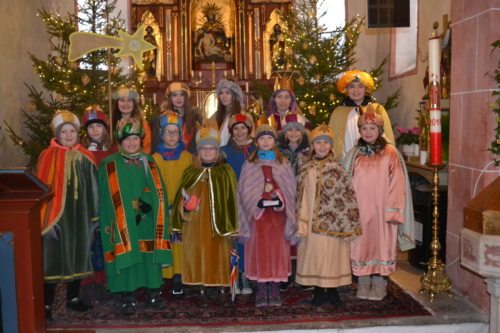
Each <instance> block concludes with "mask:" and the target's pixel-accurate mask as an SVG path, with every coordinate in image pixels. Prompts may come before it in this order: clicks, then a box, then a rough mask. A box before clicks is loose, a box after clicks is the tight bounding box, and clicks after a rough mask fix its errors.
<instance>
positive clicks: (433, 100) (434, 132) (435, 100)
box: [428, 37, 442, 165]
mask: <svg viewBox="0 0 500 333" xmlns="http://www.w3.org/2000/svg"><path fill="white" fill-rule="evenodd" d="M440 62H441V52H440V47H439V38H438V37H433V38H430V39H429V88H428V89H429V107H430V109H429V118H430V131H429V133H430V135H429V146H430V147H429V148H430V158H429V163H430V164H431V165H441V164H442V159H441V158H442V157H441V150H442V147H441V143H442V142H441V87H440V85H439V68H440V66H439V64H440Z"/></svg>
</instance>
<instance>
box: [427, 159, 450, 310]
mask: <svg viewBox="0 0 500 333" xmlns="http://www.w3.org/2000/svg"><path fill="white" fill-rule="evenodd" d="M431 167H432V175H433V177H432V203H433V205H434V209H433V211H432V218H433V219H432V241H431V245H430V248H431V258H430V260H429V262H428V263H427V272H425V273H424V275H423V276H422V278H421V280H420V292H421V293H425V292H427V293H429V295H430V301H431V302H432V301H433V300H434V296H435V295H437V294H438V293H440V292H443V291H446V292H448V294H449V296H451V294H450V288H451V281H450V279H449V278H448V277H447V276H446V274H445V271H444V269H445V264H444V263H443V262H442V261H441V259H439V257H438V255H439V250H440V249H441V244H440V243H439V205H438V204H439V174H438V172H439V169H441V168H442V167H443V165H431Z"/></svg>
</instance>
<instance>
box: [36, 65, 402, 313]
mask: <svg viewBox="0 0 500 333" xmlns="http://www.w3.org/2000/svg"><path fill="white" fill-rule="evenodd" d="M352 72H355V73H354V74H353V73H352ZM360 73H361V74H359V73H357V72H356V71H350V72H346V73H345V77H344V79H343V80H342V79H341V80H339V82H338V83H337V85H338V88H339V90H340V91H342V92H345V93H346V95H347V96H348V97H347V98H346V100H347V101H352V102H353V103H354V104H355V105H354V106H353V107H351V108H352V109H353V110H354V111H355V113H356V114H355V115H354V117H353V116H352V115H351V114H349V112H351V111H352V110H350V111H349V112H348V116H347V121H345V120H344V122H345V124H343V125H338V124H336V123H335V126H340V127H341V128H342V129H343V131H344V132H343V134H340V135H342V136H343V137H342V140H340V141H341V142H347V141H348V140H347V141H346V140H345V138H346V137H347V136H353V137H355V136H356V134H353V133H351V131H350V125H349V123H351V124H352V122H353V121H355V122H356V130H357V135H358V136H360V138H359V139H357V140H350V141H352V142H354V141H356V142H354V145H353V146H352V147H346V146H344V147H342V149H341V151H342V152H340V153H339V154H336V153H335V152H334V151H336V150H337V149H336V141H337V138H336V135H339V133H336V132H335V131H334V130H332V127H333V126H326V125H320V126H318V127H316V128H314V129H312V130H310V128H311V124H310V123H309V121H308V120H307V119H306V118H305V117H304V116H303V115H302V114H301V113H300V110H299V109H298V107H297V102H296V100H295V97H294V95H293V93H292V92H291V91H290V90H287V89H279V90H277V91H275V92H274V93H273V95H272V97H271V101H270V103H269V105H270V106H269V110H268V111H269V114H268V118H267V121H259V122H258V123H257V125H256V123H255V120H254V119H253V118H252V116H251V115H250V114H248V113H246V112H243V111H242V100H243V92H242V91H241V88H240V87H239V86H238V85H237V84H236V83H234V82H232V81H229V80H221V81H220V82H219V84H218V85H217V89H216V92H217V96H218V101H219V106H218V108H217V111H216V112H215V114H214V115H213V117H212V119H208V120H206V121H205V124H204V125H203V126H201V123H202V117H200V116H199V113H198V112H197V110H196V109H194V108H192V107H191V106H190V104H189V97H190V90H189V87H188V86H187V85H185V84H184V83H181V82H173V83H171V84H170V85H169V87H168V88H167V96H166V97H167V99H166V101H165V102H164V103H163V104H162V113H161V114H160V115H159V116H158V117H157V118H155V119H154V120H153V121H152V126H151V127H150V125H149V124H148V123H147V122H146V121H145V120H143V119H142V117H141V112H140V108H139V105H138V102H139V96H138V94H137V92H135V91H134V90H132V89H128V88H121V89H119V90H118V91H117V92H116V93H115V95H114V109H113V118H112V119H113V129H114V138H115V141H114V142H115V144H113V141H112V140H111V138H110V135H109V134H108V133H109V132H108V130H109V124H108V120H107V117H106V115H105V114H104V113H103V112H102V110H101V109H100V108H99V107H98V106H91V107H89V108H88V109H87V110H85V112H84V115H83V118H82V125H83V126H84V128H85V131H86V135H85V137H84V139H83V140H82V144H84V145H85V147H83V146H82V145H81V144H80V143H79V129H80V121H79V119H78V118H77V117H76V116H75V115H74V114H73V113H71V112H69V111H58V112H56V114H55V116H54V118H53V120H52V129H53V131H54V136H55V137H54V139H53V140H52V141H51V145H50V147H49V148H47V149H46V150H44V151H43V153H42V154H41V155H40V159H39V165H38V171H37V174H38V177H40V179H41V180H42V181H44V182H45V183H47V184H49V185H50V186H51V187H52V189H53V190H54V194H55V195H54V198H53V199H52V200H50V201H49V202H47V203H45V204H44V205H43V208H42V215H41V217H42V235H43V253H44V274H45V304H46V315H47V317H48V319H49V320H50V319H51V316H52V303H53V300H54V292H55V285H56V283H58V282H66V283H67V303H66V304H67V307H68V308H70V309H73V310H76V311H86V310H88V309H90V308H91V305H88V304H86V303H84V302H83V301H82V300H81V299H80V297H79V288H80V280H81V279H83V278H86V277H89V276H91V275H92V274H93V270H92V267H91V260H90V259H91V252H90V248H91V242H92V241H94V242H98V241H100V242H102V253H97V254H96V253H94V256H96V257H101V258H103V259H104V268H105V276H106V284H107V289H108V290H109V291H110V292H112V293H115V294H117V295H118V296H119V300H120V303H119V304H120V306H121V312H122V313H124V314H132V313H134V312H135V311H136V298H135V291H136V290H138V289H140V288H144V290H146V303H147V304H149V305H150V306H152V307H155V308H161V307H162V306H164V302H165V297H164V295H163V296H162V294H161V287H162V285H163V283H164V280H163V279H164V278H166V279H172V284H171V286H172V287H171V291H172V294H173V295H176V296H181V295H183V294H184V289H183V287H184V286H198V290H199V294H200V296H199V297H200V304H201V305H202V306H207V305H208V304H209V300H210V299H211V298H213V297H216V298H217V299H219V300H222V301H223V302H228V300H229V295H228V291H229V290H230V291H231V292H232V293H233V296H234V294H239V293H240V294H244V295H245V294H251V293H253V290H252V287H254V288H255V294H256V296H255V304H256V306H257V307H261V306H280V305H281V304H282V300H281V296H280V283H287V282H289V277H290V276H291V275H293V276H294V277H295V282H296V283H298V284H300V285H303V286H311V287H314V291H313V297H312V304H313V305H315V306H319V305H322V304H324V303H325V302H328V303H331V304H333V305H339V304H341V300H340V298H339V295H338V292H337V288H338V287H339V286H344V285H349V284H351V282H352V281H351V280H352V278H351V276H352V274H353V275H355V276H358V288H357V293H356V296H357V297H359V298H362V299H371V300H381V299H383V298H384V297H385V295H386V289H385V286H386V280H385V278H384V277H385V276H387V275H389V274H390V273H392V272H394V271H395V269H396V242H397V238H398V225H401V224H403V222H404V221H405V218H406V219H408V216H407V215H408V214H411V211H410V210H408V208H407V205H408V203H410V204H411V201H410V202H409V199H408V195H407V192H408V186H407V183H406V181H407V179H405V174H406V171H405V169H404V163H402V160H401V157H400V155H399V153H398V152H397V150H396V149H395V148H394V147H393V146H392V145H391V144H390V141H388V139H387V138H386V137H387V133H385V134H384V128H385V127H386V125H387V124H386V120H385V119H384V117H385V116H386V114H385V110H383V108H382V107H381V106H380V105H378V104H376V103H365V104H366V105H362V103H358V104H356V101H357V100H359V98H356V97H355V94H354V93H353V91H356V92H357V91H358V90H359V87H358V86H361V90H363V89H364V90H366V92H367V93H369V92H370V89H371V88H370V87H372V86H370V81H369V80H368V81H367V80H366V75H368V79H371V77H369V74H367V73H364V72H360ZM365 74H366V75H365ZM349 75H350V76H349ZM371 82H373V80H372V81H371ZM342 85H345V86H342ZM364 90H363V93H362V95H363V96H362V98H361V102H363V101H365V100H366V99H367V96H366V95H365V91H364ZM357 93H358V92H357ZM358 94H359V93H358ZM353 96H354V97H353ZM335 112H337V111H336V110H335V111H334V113H333V114H334V115H335ZM384 114H385V115H384ZM332 117H333V115H332ZM353 119H355V120H353ZM351 127H352V126H351ZM389 128H390V126H389ZM339 132H341V131H339ZM392 142H393V141H392ZM351 148H352V149H351ZM344 151H345V153H344ZM150 153H152V155H149V154H150ZM344 155H345V156H344ZM341 159H342V160H343V165H342V164H340V163H339V162H340V160H341ZM94 230H99V232H98V235H99V237H97V238H98V239H92V235H94V234H95V233H94ZM399 236H403V237H400V238H405V237H406V240H407V241H408V240H409V241H410V242H411V235H408V233H405V232H400V233H399ZM400 242H401V239H400ZM295 246H296V249H294V247H295ZM93 248H94V247H93ZM96 248H100V247H99V246H96ZM94 252H95V251H94ZM295 252H296V259H297V260H296V265H295V264H294V265H293V267H294V268H293V269H292V254H293V256H295ZM231 259H233V260H231ZM235 259H237V260H235ZM295 266H296V267H295ZM94 269H95V265H94ZM238 270H239V272H240V274H239V275H238V274H237V273H236V272H237V271H238ZM250 281H253V282H252V283H250Z"/></svg>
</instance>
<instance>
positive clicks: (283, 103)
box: [274, 90, 292, 113]
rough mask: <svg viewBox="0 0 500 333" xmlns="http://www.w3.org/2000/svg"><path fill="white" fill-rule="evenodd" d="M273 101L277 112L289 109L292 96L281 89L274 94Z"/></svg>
mask: <svg viewBox="0 0 500 333" xmlns="http://www.w3.org/2000/svg"><path fill="white" fill-rule="evenodd" d="M274 101H275V102H276V109H277V110H278V112H280V113H283V112H285V111H288V110H289V109H290V105H291V104H292V96H291V95H290V93H289V92H288V91H286V90H283V91H281V92H279V93H278V94H276V96H275V97H274Z"/></svg>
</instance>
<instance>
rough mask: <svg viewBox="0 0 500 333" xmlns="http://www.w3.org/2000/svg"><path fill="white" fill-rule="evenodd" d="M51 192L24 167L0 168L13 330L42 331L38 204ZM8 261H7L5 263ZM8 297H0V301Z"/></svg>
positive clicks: (0, 228) (0, 226) (0, 224)
mask: <svg viewBox="0 0 500 333" xmlns="http://www.w3.org/2000/svg"><path fill="white" fill-rule="evenodd" d="M51 195H52V192H51V191H50V190H49V189H48V188H47V186H46V185H45V184H43V183H42V182H40V180H38V179H37V178H36V177H35V176H34V175H33V174H31V173H30V172H29V171H28V170H26V169H24V168H19V169H0V234H2V235H8V236H9V245H10V246H11V247H12V253H13V256H12V257H13V263H12V264H13V266H14V267H13V272H14V274H13V275H14V276H15V279H14V281H15V282H14V285H15V300H11V301H12V303H14V304H15V306H16V307H17V311H16V310H14V312H13V313H14V314H17V316H12V317H14V318H15V317H17V332H19V333H38V332H46V329H45V312H44V300H43V266H42V237H41V232H40V206H41V204H42V202H44V201H45V200H47V199H48V198H50V197H51ZM6 264H8V263H6ZM6 301H8V300H6V299H3V298H2V307H3V305H4V304H3V303H4V302H6ZM12 317H11V318H2V320H3V321H8V320H11V321H12V320H15V319H13V318H12Z"/></svg>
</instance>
